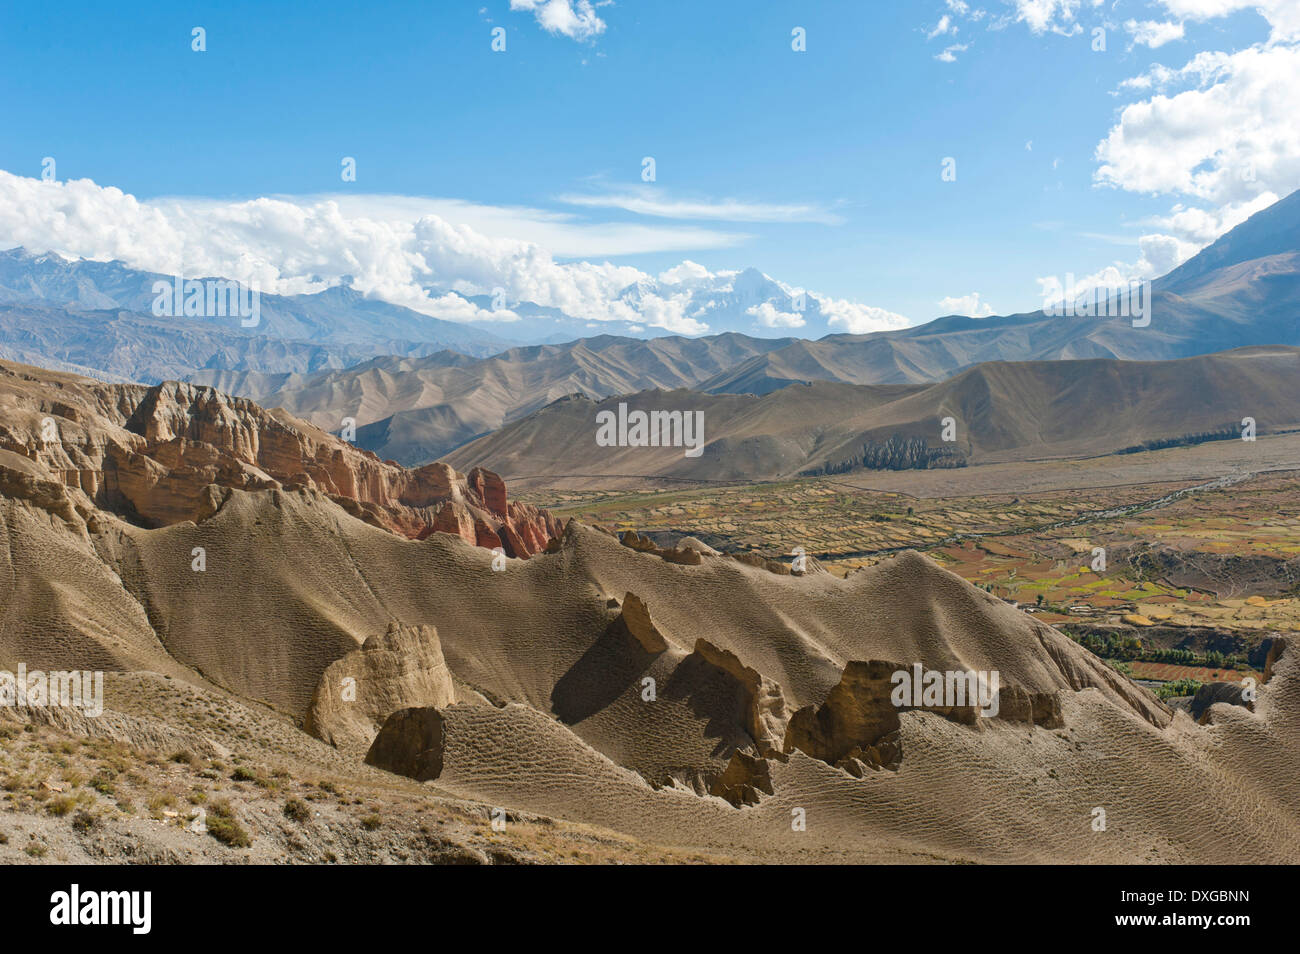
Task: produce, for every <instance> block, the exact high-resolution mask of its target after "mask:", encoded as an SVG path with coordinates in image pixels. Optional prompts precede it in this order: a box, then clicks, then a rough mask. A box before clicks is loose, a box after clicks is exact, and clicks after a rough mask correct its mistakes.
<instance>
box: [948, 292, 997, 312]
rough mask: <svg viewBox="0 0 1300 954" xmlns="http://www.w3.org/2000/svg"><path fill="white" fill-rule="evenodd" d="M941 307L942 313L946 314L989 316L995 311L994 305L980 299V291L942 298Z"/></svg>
mask: <svg viewBox="0 0 1300 954" xmlns="http://www.w3.org/2000/svg"><path fill="white" fill-rule="evenodd" d="M939 308H940V309H942V313H943V314H945V315H969V316H970V317H971V318H987V317H988V316H989V315H991V314H993V313H994V312H993V306H992V305H990V304H989V303H988V302H986V301H980V293H979V292H971V293H970V294H969V295H958V296H956V297H950V298H940V299H939Z"/></svg>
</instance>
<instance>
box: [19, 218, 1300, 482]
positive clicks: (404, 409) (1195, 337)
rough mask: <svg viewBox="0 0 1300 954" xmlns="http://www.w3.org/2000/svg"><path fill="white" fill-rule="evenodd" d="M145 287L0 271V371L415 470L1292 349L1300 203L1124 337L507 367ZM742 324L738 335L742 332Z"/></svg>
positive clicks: (484, 343) (745, 294) (711, 298)
mask: <svg viewBox="0 0 1300 954" xmlns="http://www.w3.org/2000/svg"><path fill="white" fill-rule="evenodd" d="M158 280H164V281H165V280H168V277H167V276H163V275H155V274H152V273H146V272H139V271H135V270H132V269H128V268H126V267H125V266H123V265H122V264H121V263H118V262H108V263H100V262H85V261H77V262H73V261H68V260H65V259H62V258H60V257H58V256H54V255H42V256H35V255H30V254H28V253H25V252H23V251H22V250H11V251H8V252H0V357H4V358H9V359H12V360H18V361H24V362H27V363H31V364H38V365H44V366H47V367H53V368H59V369H62V370H71V371H78V372H80V373H83V374H92V375H96V376H100V377H107V378H110V379H129V380H140V381H145V382H153V381H157V380H161V379H164V378H185V379H188V380H191V381H194V382H197V383H203V384H209V385H212V386H215V387H217V388H218V389H221V390H225V391H228V392H230V393H234V394H240V395H244V396H247V397H251V398H253V399H255V400H257V401H259V402H261V403H263V404H266V405H269V406H275V405H279V406H283V407H285V408H286V409H287V410H289V411H291V412H293V413H294V414H296V415H298V416H300V417H304V418H306V419H308V420H311V421H312V422H313V423H315V424H317V425H318V426H320V427H323V428H326V429H329V430H335V431H337V430H339V429H340V428H341V427H342V426H343V425H342V423H341V422H342V421H343V419H345V418H353V419H355V422H356V424H357V426H358V432H357V442H358V444H359V445H360V446H362V447H365V448H367V449H371V450H374V451H375V452H376V453H378V454H379V455H380V456H382V457H385V458H392V459H396V460H398V461H400V462H402V463H404V464H407V465H412V464H418V463H422V462H424V461H427V460H431V459H434V458H437V457H440V456H442V455H444V454H447V453H449V452H450V451H452V450H454V449H455V448H457V447H459V446H461V445H463V444H465V443H466V442H467V441H470V440H473V439H475V438H477V437H480V436H481V435H484V434H486V433H488V432H490V431H493V430H495V429H497V428H499V427H501V426H503V425H504V424H508V423H510V422H513V421H517V420H519V419H520V418H522V417H524V416H526V415H528V414H530V413H533V412H535V411H538V410H539V409H541V408H543V407H545V406H546V405H547V404H548V403H549V402H552V401H554V400H556V399H558V398H562V397H564V396H566V395H569V394H581V395H584V396H585V397H587V398H590V399H592V400H597V401H598V400H601V399H603V398H606V397H609V396H611V395H617V394H629V393H635V392H638V391H641V390H645V389H653V388H667V389H673V388H692V389H694V390H697V391H701V392H707V393H711V394H718V395H722V394H758V395H762V394H768V393H771V392H772V391H776V390H779V389H781V388H784V387H787V386H788V385H791V384H793V383H799V382H812V381H827V382H838V383H844V384H857V385H881V384H925V383H932V382H937V381H943V380H945V379H947V378H950V377H952V376H953V375H955V374H958V373H960V372H962V371H963V370H965V369H968V368H971V367H974V366H976V365H980V364H983V363H987V362H995V361H1016V362H1025V361H1059V360H1083V359H1107V358H1108V359H1123V360H1127V361H1153V360H1166V359H1176V358H1185V357H1189V356H1193V355H1198V354H1209V353H1213V352H1219V351H1226V350H1230V349H1234V348H1240V347H1244V346H1252V345H1300V192H1296V193H1293V194H1292V195H1290V196H1288V197H1287V198H1285V199H1283V200H1281V201H1280V202H1277V203H1275V204H1274V205H1273V206H1270V207H1269V208H1267V209H1265V210H1263V211H1261V212H1259V213H1257V214H1256V215H1254V216H1252V217H1251V218H1250V219H1249V220H1247V221H1246V222H1244V223H1242V224H1241V225H1239V226H1238V227H1237V228H1235V229H1233V230H1232V231H1231V232H1228V233H1227V234H1225V235H1224V236H1222V237H1221V238H1220V239H1219V240H1218V241H1216V242H1215V243H1213V244H1212V245H1210V246H1209V247H1207V248H1206V249H1204V250H1203V251H1201V252H1200V253H1199V254H1198V255H1196V256H1194V257H1193V258H1191V259H1190V260H1188V261H1187V262H1185V263H1184V264H1183V265H1182V266H1180V267H1179V268H1177V269H1175V270H1174V271H1173V272H1170V273H1169V274H1168V275H1166V276H1164V277H1163V278H1160V279H1158V280H1157V281H1156V282H1155V283H1154V285H1153V289H1152V295H1151V300H1150V316H1151V320H1150V323H1149V324H1147V325H1145V326H1142V327H1136V326H1135V325H1134V323H1133V322H1132V321H1131V320H1130V319H1129V318H1127V317H1113V318H1106V317H1059V316H1053V315H1049V314H1046V313H1044V312H1043V311H1038V312H1030V313H1025V314H1019V315H1010V316H1001V317H989V318H966V317H959V316H949V317H945V318H939V319H936V320H935V321H931V322H929V323H927V324H924V325H920V326H917V327H914V328H906V329H902V330H899V331H889V332H879V333H875V334H870V335H829V336H826V337H824V338H821V339H819V340H816V341H811V340H806V339H802V338H796V337H786V338H767V337H754V336H749V335H744V334H739V333H724V334H720V335H711V336H706V337H699V338H686V337H680V336H665V337H655V338H648V339H647V338H645V337H641V336H640V335H643V334H645V332H644V330H638V332H637V334H638V336H637V337H626V336H613V335H601V336H598V337H588V338H580V339H578V340H574V341H569V342H566V343H559V344H545V345H534V346H528V347H514V348H510V347H509V343H508V342H506V341H504V340H503V339H501V338H496V337H493V336H492V335H490V334H488V333H487V332H485V331H483V330H482V329H480V328H479V327H477V326H474V325H467V324H457V323H455V322H449V321H440V320H438V319H434V318H430V317H428V316H426V315H423V314H420V313H418V312H414V311H411V310H410V309H406V308H402V307H400V306H397V305H391V304H388V303H386V302H382V301H378V300H375V299H368V298H365V297H364V296H362V295H360V294H359V293H358V292H356V291H355V290H353V289H351V288H346V287H340V288H332V289H329V290H327V291H324V292H321V293H319V294H316V295H296V296H276V295H263V296H262V298H261V318H262V320H261V323H260V325H259V326H258V327H256V328H252V329H245V328H242V327H240V324H239V321H238V320H237V319H216V320H206V319H186V318H159V317H155V316H153V315H152V314H151V313H150V306H151V304H152V302H153V297H154V296H153V291H152V288H153V283H154V282H155V281H158ZM653 285H654V287H649V286H647V287H644V288H643V287H640V286H634V287H630V288H629V289H627V290H626V291H625V293H624V295H625V297H626V298H627V300H628V301H633V300H635V299H636V297H637V296H639V295H643V294H649V293H654V294H658V295H664V294H670V293H672V294H679V295H686V296H688V297H689V299H690V307H689V308H688V310H687V314H688V315H690V316H692V317H696V318H697V319H698V320H701V321H707V322H708V323H709V324H710V325H711V326H715V327H716V326H726V325H728V324H734V323H736V322H738V321H739V317H740V316H746V315H750V313H751V312H757V313H763V314H768V315H778V316H781V315H784V316H786V317H787V318H788V317H791V316H797V315H799V314H800V313H799V312H797V311H793V312H792V311H790V309H791V308H793V307H795V306H794V304H793V301H794V299H792V298H791V289H790V288H789V287H788V286H785V285H782V284H781V283H779V282H776V281H774V280H772V279H770V278H768V277H767V276H765V275H763V274H762V273H761V272H758V271H756V270H753V269H748V270H744V271H741V272H732V273H726V274H723V275H713V276H700V277H691V276H690V275H685V276H674V277H673V280H672V281H670V282H666V283H665V282H659V283H653ZM670 286H671V287H670ZM470 300H473V301H476V302H477V303H478V304H480V305H482V306H483V307H488V306H489V304H490V303H488V302H486V300H484V301H478V300H477V299H470ZM803 304H804V305H805V306H806V309H807V310H806V311H805V312H803V313H802V314H804V315H806V316H808V317H816V316H819V315H821V308H822V302H821V300H820V299H818V298H817V296H814V295H809V296H807V299H806V301H805V302H804V303H803ZM764 306H766V307H764ZM512 310H515V311H516V312H518V313H520V314H521V315H523V316H524V317H523V318H522V319H521V321H519V322H515V323H514V326H515V327H516V328H517V330H518V331H519V332H520V333H521V334H531V335H541V334H542V333H543V332H549V333H550V334H551V335H554V334H556V329H557V328H561V329H564V328H572V329H574V330H575V331H578V332H579V333H580V329H585V328H589V327H591V326H592V325H597V326H599V327H601V328H605V327H611V326H610V325H608V324H605V323H594V322H588V321H581V320H578V319H575V318H573V317H572V316H565V315H562V314H561V313H559V312H556V311H555V310H554V309H540V308H537V307H536V306H527V307H525V306H519V307H515V306H512ZM822 317H824V316H822ZM779 320H784V319H779ZM745 321H746V322H747V324H746V325H745V326H746V327H752V326H753V321H754V318H753V316H752V315H751V316H750V317H748V318H746V319H745ZM792 330H797V329H792Z"/></svg>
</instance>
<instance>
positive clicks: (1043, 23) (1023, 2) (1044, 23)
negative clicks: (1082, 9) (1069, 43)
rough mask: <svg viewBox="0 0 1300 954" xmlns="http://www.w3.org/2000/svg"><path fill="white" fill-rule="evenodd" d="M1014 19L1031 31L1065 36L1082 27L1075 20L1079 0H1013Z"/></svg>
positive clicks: (1076, 31)
mask: <svg viewBox="0 0 1300 954" xmlns="http://www.w3.org/2000/svg"><path fill="white" fill-rule="evenodd" d="M1015 7H1016V15H1015V19H1016V21H1017V22H1019V23H1024V24H1026V25H1027V26H1028V27H1029V29H1030V31H1031V32H1033V33H1046V32H1047V31H1049V30H1050V31H1051V32H1053V33H1060V34H1064V35H1067V36H1070V35H1073V34H1075V33H1078V32H1079V31H1080V30H1082V29H1083V28H1082V27H1081V26H1079V24H1078V22H1077V21H1076V20H1075V13H1076V12H1077V11H1078V9H1079V0H1015Z"/></svg>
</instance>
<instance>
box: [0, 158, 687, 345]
mask: <svg viewBox="0 0 1300 954" xmlns="http://www.w3.org/2000/svg"><path fill="white" fill-rule="evenodd" d="M388 213H389V214H388V215H387V216H381V217H379V218H369V217H366V216H363V215H349V214H346V213H345V212H344V211H343V209H342V208H341V207H340V204H339V203H338V202H337V201H334V200H333V199H315V200H306V201H294V200H289V199H284V198H277V199H271V198H259V199H251V200H246V201H233V202H223V201H213V200H182V199H164V200H154V201H147V202H142V201H140V200H138V199H137V198H136V197H135V196H132V195H127V194H125V193H123V192H122V191H121V190H120V189H116V188H112V187H102V186H99V185H97V184H95V183H94V182H92V181H91V180H89V179H78V180H72V181H69V182H43V181H40V180H37V179H29V178H25V177H21V176H15V175H12V174H10V173H8V172H3V171H0V242H3V243H6V244H11V245H22V246H25V247H27V248H28V249H30V250H32V251H57V252H60V253H62V254H65V255H71V256H74V257H82V258H91V259H96V260H100V261H106V260H109V259H119V260H121V261H123V262H125V263H126V264H127V265H129V266H131V267H133V268H140V269H146V270H150V271H156V272H162V273H164V274H174V273H176V272H178V271H180V272H183V273H184V274H187V275H222V276H227V277H231V278H237V279H239V280H241V281H246V282H256V283H257V285H258V287H260V288H261V289H262V290H263V291H266V292H274V293H279V294H298V293H303V292H314V291H319V290H321V289H322V288H324V287H327V286H329V285H331V284H335V283H337V282H338V281H340V280H341V279H342V277H343V276H345V275H347V276H351V279H352V283H353V285H354V287H356V288H357V289H358V290H359V291H362V292H364V293H366V294H370V295H374V296H376V297H379V298H383V299H385V300H387V301H391V302H395V303H397V304H400V305H405V306H407V307H409V308H414V309H416V310H417V311H421V312H423V313H425V314H430V315H435V316H447V317H451V316H452V315H453V314H454V315H455V316H456V317H457V318H458V320H464V319H466V318H472V319H486V318H487V317H488V314H486V313H475V314H472V315H471V314H470V313H469V312H468V311H467V310H466V309H465V307H464V305H462V304H459V303H457V302H456V301H455V299H454V297H452V298H449V297H447V292H448V291H458V292H462V293H465V294H486V293H490V292H491V291H492V290H493V289H494V288H498V287H500V288H503V289H505V292H506V295H507V297H508V298H509V299H510V300H513V301H531V302H535V303H537V304H539V305H543V306H548V307H554V308H559V309H561V310H562V311H564V312H565V313H566V314H571V315H582V316H583V317H588V318H592V319H595V320H606V321H611V320H623V321H632V320H643V321H645V322H648V323H649V324H651V325H654V326H656V327H662V328H665V329H668V330H671V331H676V332H681V333H686V334H692V333H698V332H699V331H701V330H703V326H702V325H701V324H700V323H699V322H696V321H694V320H692V319H689V318H686V317H685V316H684V309H685V301H684V300H677V301H673V300H667V299H663V298H660V297H659V296H656V295H653V294H650V295H646V296H644V297H643V299H642V300H641V301H638V302H637V303H635V304H629V303H628V302H624V301H622V300H620V298H619V295H620V293H621V291H622V290H623V289H624V288H626V287H628V286H629V285H633V284H635V283H637V282H638V281H643V280H650V276H648V275H646V274H645V273H643V272H641V271H639V270H637V269H635V268H631V267H627V266H617V265H612V264H610V263H608V262H606V263H602V264H594V263H591V262H574V263H566V264H561V263H558V262H556V261H555V260H554V259H553V258H552V256H551V253H550V252H549V251H547V250H546V249H544V248H542V247H541V246H538V245H535V244H533V243H531V242H526V241H521V240H518V239H510V238H499V237H490V236H487V235H484V234H483V233H481V232H479V231H477V230H475V229H473V228H471V227H470V226H467V225H463V224H453V223H452V222H449V221H447V220H446V219H444V218H442V217H441V216H438V215H434V214H432V213H425V214H421V215H419V216H418V217H415V218H407V219H402V218H400V217H394V216H393V215H392V214H391V213H392V208H391V207H390V208H389V210H388ZM430 289H432V290H430ZM496 317H498V318H499V317H501V316H496Z"/></svg>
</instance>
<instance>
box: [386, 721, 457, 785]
mask: <svg viewBox="0 0 1300 954" xmlns="http://www.w3.org/2000/svg"><path fill="white" fill-rule="evenodd" d="M446 739H447V729H446V723H445V721H444V719H443V716H442V713H441V712H439V711H438V710H437V709H433V708H429V707H415V708H411V709H399V710H398V711H397V712H394V713H393V714H392V715H390V716H389V717H388V719H387V720H386V721H385V722H384V725H383V727H382V728H381V729H380V730H379V734H378V735H377V736H375V741H374V742H373V743H372V744H371V746H370V750H369V751H368V752H366V764H367V765H373V766H374V767H375V768H380V769H383V770H384V771H386V772H392V773H393V774H395V775H405V776H407V777H408V778H413V779H415V780H416V781H417V782H427V781H429V780H430V779H435V778H437V777H438V776H439V775H441V774H442V760H443V753H444V751H445V747H446Z"/></svg>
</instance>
